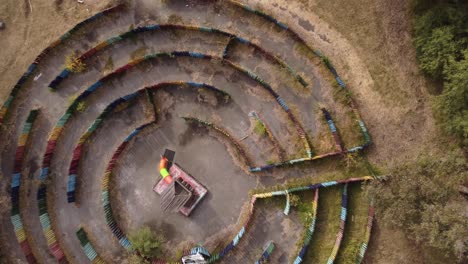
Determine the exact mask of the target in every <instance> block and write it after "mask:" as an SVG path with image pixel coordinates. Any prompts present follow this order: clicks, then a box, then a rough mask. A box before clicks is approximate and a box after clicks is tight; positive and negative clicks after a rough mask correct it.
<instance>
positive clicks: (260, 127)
mask: <svg viewBox="0 0 468 264" xmlns="http://www.w3.org/2000/svg"><path fill="white" fill-rule="evenodd" d="M253 131H254V132H255V134H257V135H259V136H261V137H264V136H265V135H266V127H265V124H263V123H262V122H261V121H260V120H255V126H254V129H253Z"/></svg>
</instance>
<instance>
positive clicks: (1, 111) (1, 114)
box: [0, 4, 125, 124]
mask: <svg viewBox="0 0 468 264" xmlns="http://www.w3.org/2000/svg"><path fill="white" fill-rule="evenodd" d="M124 7H125V6H124V5H123V4H120V5H117V6H114V7H111V8H108V9H106V10H104V11H102V12H99V13H97V14H95V15H93V16H92V17H90V18H88V19H86V20H84V21H82V22H80V23H78V24H76V25H75V26H74V27H73V28H72V29H70V30H69V31H67V32H65V34H63V35H62V36H61V37H60V38H58V39H57V40H55V41H54V42H52V43H51V44H50V45H49V46H48V47H47V48H46V49H44V50H43V51H42V52H41V53H40V54H39V55H38V56H37V57H36V58H35V59H34V62H33V63H31V65H29V67H28V69H27V70H26V72H25V73H23V75H22V76H21V78H20V79H19V80H18V82H16V84H15V86H13V89H12V90H11V93H10V95H9V96H8V98H7V100H6V101H5V103H4V104H3V106H2V107H1V108H0V124H2V123H3V121H4V120H5V118H6V116H7V113H8V109H9V107H10V106H11V103H12V102H13V100H14V99H15V98H16V96H17V95H18V92H19V91H20V90H21V87H23V85H24V84H25V83H26V81H27V80H28V79H29V77H30V76H31V75H32V74H33V73H34V71H35V70H36V68H37V66H38V65H39V63H40V62H41V60H42V59H43V58H44V57H45V56H46V55H47V54H48V53H49V52H51V51H52V49H53V48H55V47H57V46H58V45H60V44H62V43H63V42H64V41H65V40H67V39H69V38H70V37H71V36H72V35H73V33H75V32H76V31H78V30H79V29H81V28H82V27H83V26H85V25H87V24H89V23H91V22H93V21H95V20H96V19H98V18H100V17H103V16H105V15H107V14H110V13H113V12H116V11H119V10H121V9H123V8H124Z"/></svg>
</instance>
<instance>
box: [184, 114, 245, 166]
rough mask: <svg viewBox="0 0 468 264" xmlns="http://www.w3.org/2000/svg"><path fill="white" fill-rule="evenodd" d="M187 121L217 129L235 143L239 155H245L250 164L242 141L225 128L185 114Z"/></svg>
mask: <svg viewBox="0 0 468 264" xmlns="http://www.w3.org/2000/svg"><path fill="white" fill-rule="evenodd" d="M182 118H183V119H184V120H185V121H187V122H194V123H197V124H200V125H203V126H206V127H209V128H212V129H214V130H215V131H217V132H219V133H221V134H222V135H224V136H225V137H226V138H227V139H228V140H229V141H230V142H231V143H232V144H233V145H234V147H235V148H236V150H237V152H238V153H239V155H240V156H241V157H243V158H244V159H245V161H246V163H247V166H248V164H250V162H251V161H250V158H249V157H248V156H247V154H246V152H245V151H244V148H243V147H242V146H241V145H240V143H239V142H238V141H237V140H236V139H234V137H233V136H231V135H230V134H229V133H228V132H227V131H226V130H224V129H223V128H220V127H218V126H216V125H214V124H213V123H211V122H207V121H203V120H200V119H198V118H195V117H190V116H183V117H182Z"/></svg>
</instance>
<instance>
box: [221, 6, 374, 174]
mask: <svg viewBox="0 0 468 264" xmlns="http://www.w3.org/2000/svg"><path fill="white" fill-rule="evenodd" d="M229 2H230V3H231V4H233V5H235V6H238V7H240V8H242V9H244V10H246V11H248V12H250V13H253V14H256V15H259V16H261V17H263V18H265V19H266V20H268V21H270V22H273V23H274V24H276V25H277V26H278V27H280V28H282V29H283V30H285V31H287V32H289V33H290V34H291V35H292V36H293V37H294V39H297V40H298V41H299V42H301V43H302V44H304V45H305V46H306V47H307V48H308V49H309V50H310V51H311V52H312V53H313V54H315V55H317V56H318V57H319V58H320V59H322V60H324V61H326V63H325V65H326V67H327V69H328V70H329V71H330V72H331V74H332V75H333V76H334V78H335V80H336V82H337V83H338V85H339V86H340V87H341V88H343V89H347V86H346V84H345V82H344V81H343V80H342V78H341V77H340V76H339V74H338V72H337V71H336V69H335V68H334V66H333V65H332V63H331V62H330V60H329V59H328V58H326V57H325V56H324V55H323V54H322V52H320V51H319V50H316V49H313V48H311V47H310V46H309V45H308V44H307V42H306V41H305V40H304V39H303V38H302V37H300V36H299V35H298V34H297V33H296V32H295V31H294V30H292V29H291V28H290V27H288V26H287V25H286V24H284V23H282V22H280V21H278V20H276V19H275V18H273V17H271V16H270V15H267V14H265V13H264V12H262V11H259V10H255V9H253V8H251V7H249V6H247V5H245V4H243V3H240V2H237V1H235V0H229ZM349 105H350V107H351V108H352V110H353V113H354V116H355V118H356V121H357V122H358V124H359V127H360V129H361V133H362V134H363V137H364V143H363V144H362V145H359V146H356V147H352V148H349V149H346V150H345V152H346V153H354V152H358V151H362V150H364V149H365V148H366V147H368V146H369V145H370V144H371V143H372V142H371V137H370V135H369V133H368V131H367V128H366V126H365V124H364V121H363V120H362V119H361V116H360V115H359V113H358V111H357V107H356V103H355V102H354V100H352V99H351V100H350V103H349ZM339 154H342V153H341V152H336V153H326V154H321V155H317V156H315V157H309V158H303V159H298V160H291V161H286V162H282V163H277V164H269V165H265V166H260V167H255V168H250V170H251V171H252V172H256V171H263V170H268V169H271V168H274V167H279V166H285V165H290V164H292V163H297V162H303V161H308V160H316V159H319V158H323V157H328V156H335V155H339Z"/></svg>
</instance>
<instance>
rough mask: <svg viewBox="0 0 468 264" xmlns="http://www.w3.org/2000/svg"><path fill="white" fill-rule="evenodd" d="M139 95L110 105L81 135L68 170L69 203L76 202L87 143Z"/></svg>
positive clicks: (129, 96)
mask: <svg viewBox="0 0 468 264" xmlns="http://www.w3.org/2000/svg"><path fill="white" fill-rule="evenodd" d="M137 95H138V92H134V93H131V94H128V95H126V96H123V97H120V98H118V99H117V100H115V101H113V102H112V103H110V104H109V105H108V106H107V107H106V108H105V109H104V110H103V111H102V113H101V114H100V115H99V116H98V117H97V118H96V120H94V122H93V124H92V125H91V126H90V127H89V128H88V129H87V130H86V132H85V133H84V134H83V135H81V137H80V139H79V141H78V145H77V146H76V147H75V149H74V150H73V157H72V161H71V163H70V166H69V169H68V186H67V201H68V203H74V202H75V201H76V191H75V190H76V178H77V175H78V166H79V162H80V159H81V157H82V154H83V148H84V145H85V143H86V141H87V140H88V139H89V138H90V137H91V136H92V134H93V133H94V132H95V131H96V130H97V129H98V128H99V127H100V126H101V124H102V123H103V121H104V119H105V118H106V117H107V116H108V115H109V114H110V113H111V112H112V111H113V110H114V109H116V108H117V107H118V106H120V105H122V104H124V103H128V102H131V101H133V100H134V99H135V98H136V97H137Z"/></svg>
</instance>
